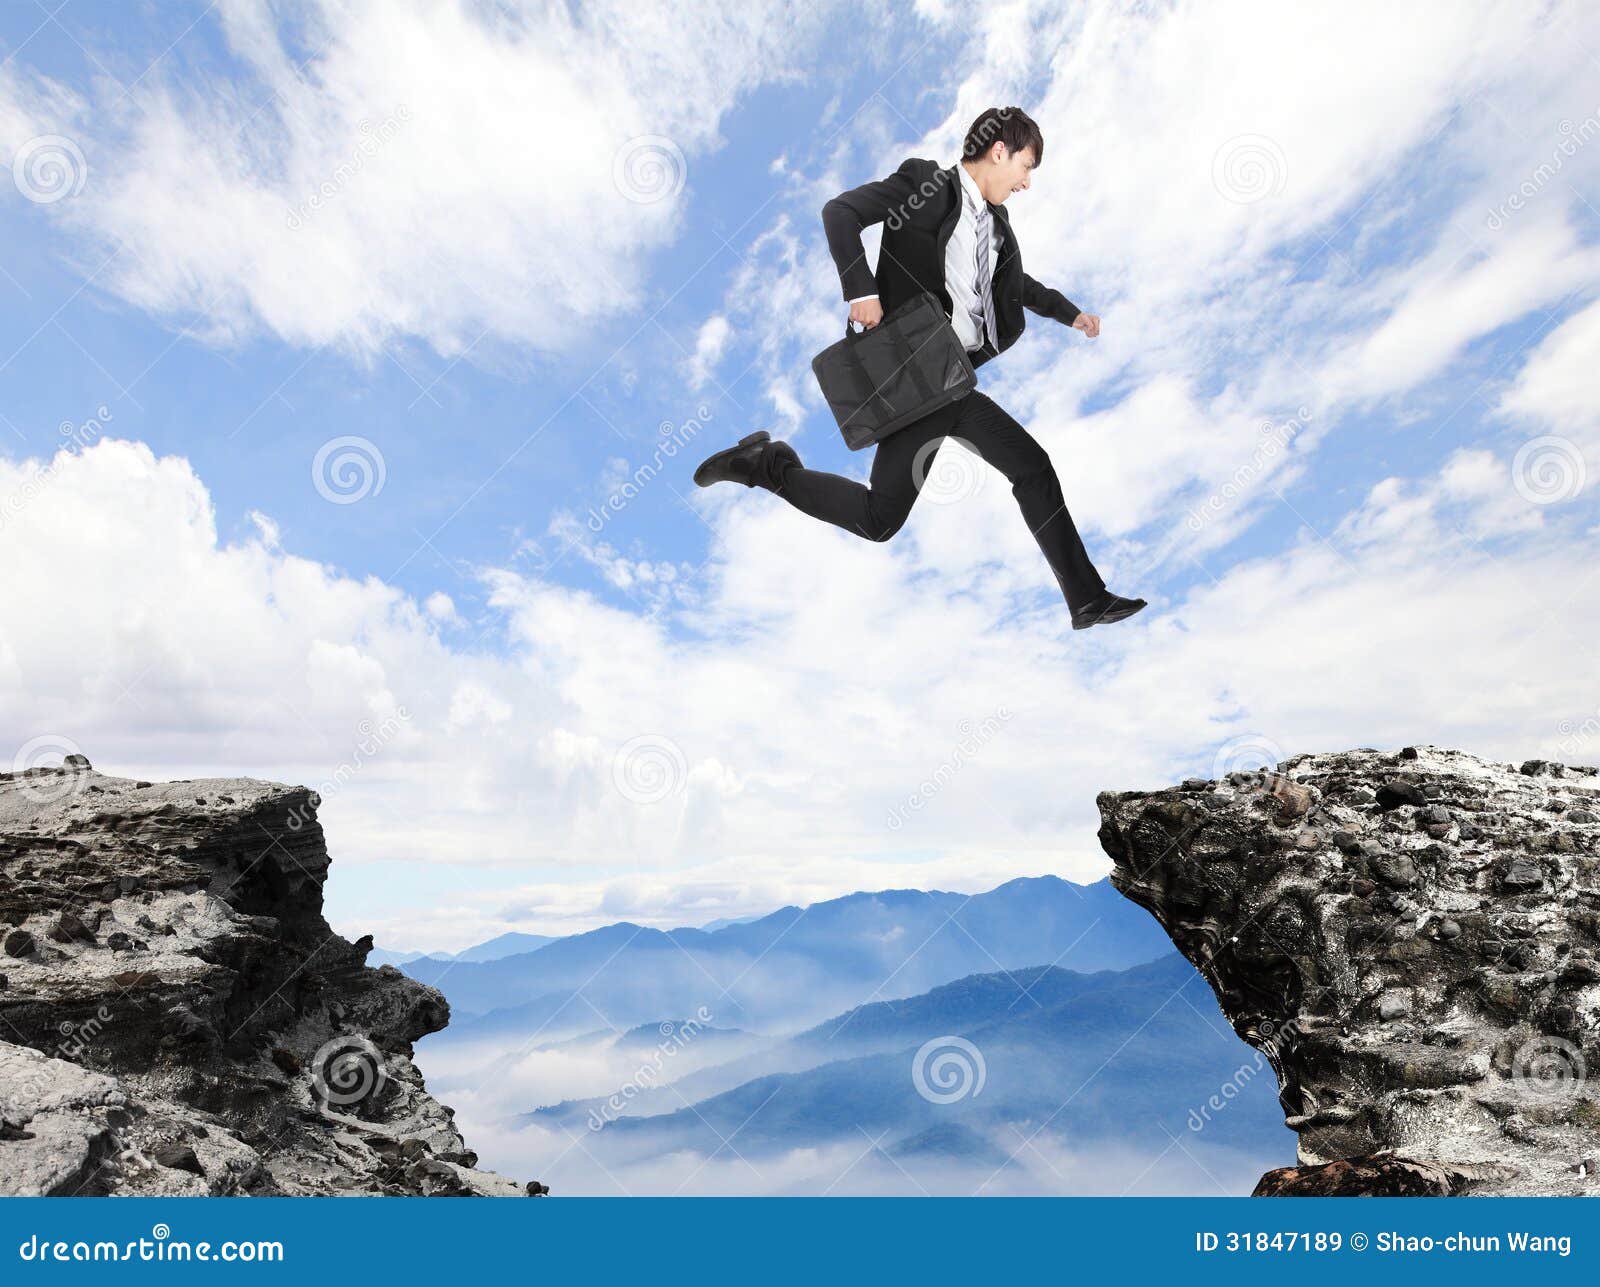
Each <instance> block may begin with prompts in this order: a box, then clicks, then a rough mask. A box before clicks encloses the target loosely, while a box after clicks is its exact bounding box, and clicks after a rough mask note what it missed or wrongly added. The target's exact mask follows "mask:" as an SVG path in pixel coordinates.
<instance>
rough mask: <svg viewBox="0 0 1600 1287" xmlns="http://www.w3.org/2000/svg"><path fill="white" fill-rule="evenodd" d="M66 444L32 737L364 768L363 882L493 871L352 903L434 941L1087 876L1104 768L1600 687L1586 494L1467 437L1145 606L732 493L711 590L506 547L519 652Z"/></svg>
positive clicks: (1454, 725) (1118, 784)
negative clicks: (647, 605)
mask: <svg viewBox="0 0 1600 1287" xmlns="http://www.w3.org/2000/svg"><path fill="white" fill-rule="evenodd" d="M39 468H40V465H39V462H23V463H11V462H4V463H0V514H3V515H4V517H5V520H6V522H5V528H4V532H5V540H4V541H3V542H0V583H3V584H4V585H5V586H6V590H7V612H6V614H5V617H4V621H3V623H0V706H3V708H4V709H5V710H6V711H7V713H8V716H9V717H10V718H9V719H8V721H7V735H8V736H10V737H12V738H13V739H14V740H15V741H16V742H17V743H18V744H20V743H21V742H22V741H24V740H26V739H27V738H28V737H32V736H36V735H38V734H41V733H53V734H59V735H63V736H67V737H70V738H71V739H72V740H73V741H75V742H76V743H77V744H78V745H79V746H81V747H82V748H83V749H84V751H85V752H86V753H87V754H89V756H90V758H91V759H92V760H93V761H95V762H96V764H97V765H98V766H100V767H101V768H103V769H104V770H106V771H110V772H123V773H135V774H139V775H142V776H160V777H168V776H170V777H189V776H196V775H213V774H215V775H220V774H230V773H245V774H251V775H254V776H262V777H271V778H277V779H282V780H289V781H302V782H307V783H309V784H311V785H314V786H315V785H318V784H320V783H323V782H327V781H329V780H337V781H338V783H339V784H338V785H337V787H336V788H335V789H332V790H328V791H325V792H324V795H325V797H326V801H325V805H324V809H323V816H324V821H325V823H326V825H327V828H328V831H329V835H330V837H331V841H332V844H333V848H334V852H335V854H336V855H337V856H338V858H339V861H340V863H341V868H340V873H341V874H340V879H341V881H344V882H353V883H351V884H347V885H346V888H347V889H354V888H359V887H360V883H361V882H363V881H365V882H369V886H368V887H369V888H371V889H373V890H378V889H380V888H382V887H383V886H384V885H385V884H387V883H388V882H389V881H390V877H389V876H388V875H387V874H386V873H387V872H388V867H387V865H386V864H387V863H388V862H389V861H390V860H416V861H421V862H431V863H460V864H471V865H473V866H474V875H473V878H472V882H471V883H472V884H474V885H475V887H476V888H478V889H480V890H483V891H485V893H484V896H483V897H478V896H466V895H459V896H457V897H455V898H453V899H439V900H436V901H437V908H438V910H437V911H436V912H429V911H426V910H421V909H413V910H412V911H410V912H402V911H399V910H397V909H394V908H393V907H392V904H391V905H390V907H389V908H388V909H386V910H384V911H378V910H376V909H373V908H371V907H370V900H364V899H362V898H360V897H347V899H346V901H347V902H348V903H349V905H352V906H365V907H367V908H368V910H364V911H363V912H362V913H361V916H362V918H363V924H362V925H360V926H359V927H358V926H353V925H352V926H350V927H349V928H352V929H357V928H359V929H362V930H366V929H370V928H373V925H374V922H378V923H379V924H378V928H381V929H383V930H384V931H385V933H386V937H388V938H389V939H390V941H396V942H401V943H407V944H415V945H417V946H421V947H434V946H441V945H450V946H458V945H460V943H461V942H463V941H470V940H472V939H476V938H482V937H487V935H488V933H492V932H494V930H495V928H497V927H503V926H504V925H505V924H507V923H520V924H522V925H524V927H527V928H533V927H535V926H538V927H540V928H548V929H557V930H559V929H563V928H565V929H577V928H582V927H585V926H586V925H590V924H595V923H601V922H604V921H607V920H612V919H616V917H617V915H619V914H621V913H624V912H625V913H626V914H628V915H630V916H633V917H634V918H635V919H647V920H653V921H656V922H657V923H664V922H666V921H670V920H678V919H683V920H704V919H707V918H709V917H712V916H717V915H727V914H744V913H747V912H753V911H762V910H766V909H768V908H770V907H772V906H776V905H779V904H781V903H785V902H809V901H814V900H815V899H817V898H819V897H826V896H831V895H833V894H838V893H843V892H846V891H848V890H850V889H853V888H861V887H877V886H881V885H883V884H919V885H927V884H934V885H937V884H941V883H945V882H947V881H948V882H950V883H952V884H955V885H956V887H958V888H967V889H973V888H978V887H981V886H984V885H989V884H993V883H997V882H998V880H1000V879H1003V878H1005V877H1006V876H1007V875H1011V874H1021V873H1037V872H1040V871H1056V872H1060V873H1062V874H1066V875H1069V876H1072V877H1073V878H1076V879H1094V878H1096V877H1097V876H1098V875H1099V874H1101V873H1102V872H1103V870H1104V867H1105V863H1104V860H1103V858H1102V857H1101V856H1100V855H1099V852H1098V847H1097V845H1096V842H1095V839H1094V832H1095V830H1096V827H1097V823H1098V819H1097V816H1096V813H1095V808H1094V796H1095V793H1096V792H1097V791H1099V790H1101V789H1105V788H1115V789H1123V788H1135V787H1154V786H1159V785H1162V784H1165V783H1167V782H1170V781H1172V780H1175V779H1176V778H1178V777H1181V776H1184V775H1186V774H1189V773H1194V772H1209V771H1210V769H1211V767H1212V763H1211V762H1212V757H1213V756H1214V755H1215V753H1216V751H1217V748H1219V747H1220V746H1221V745H1222V744H1223V743H1224V742H1226V741H1227V739H1229V738H1230V737H1233V736H1236V735H1239V734H1242V733H1248V734H1252V735H1254V736H1255V737H1256V738H1258V739H1264V740H1266V741H1269V742H1271V743H1275V744H1276V745H1277V746H1278V747H1280V748H1281V749H1282V751H1283V753H1284V754H1290V753H1294V752H1299V751H1306V750H1331V749H1339V748H1343V747H1346V746H1353V745H1396V744H1404V743H1406V742H1410V741H1418V740H1421V741H1432V742H1438V743H1442V744H1452V745H1459V746H1462V747H1464V748H1466V749H1468V750H1472V751H1476V752H1478V753H1481V754H1486V755H1490V756H1495V757H1499V758H1507V759H1512V758H1520V757H1523V756H1529V755H1538V754H1553V755H1555V756H1556V758H1568V759H1574V760H1580V759H1581V758H1582V755H1581V748H1580V753H1579V754H1570V753H1564V752H1562V751H1561V740H1562V737H1561V733H1560V729H1559V727H1558V722H1559V721H1560V720H1561V719H1563V718H1566V717H1576V718H1577V719H1578V720H1582V719H1583V718H1584V717H1586V716H1587V715H1588V714H1590V710H1589V708H1590V707H1591V706H1592V704H1593V691H1592V640H1593V638H1594V634H1595V631H1596V629H1597V628H1600V586H1597V584H1596V581H1595V573H1594V567H1595V561H1594V558H1593V552H1592V550H1591V549H1589V548H1588V546H1587V545H1586V544H1585V543H1584V542H1583V541H1581V540H1574V539H1572V534H1571V533H1570V532H1565V531H1564V528H1563V527H1562V524H1561V522H1560V521H1559V520H1561V518H1562V513H1564V511H1558V510H1557V509H1555V508H1552V509H1549V510H1547V511H1546V512H1545V514H1544V516H1543V521H1542V523H1541V524H1540V525H1539V526H1538V527H1535V528H1524V527H1523V526H1521V525H1519V524H1517V523H1515V522H1509V521H1506V519H1505V518H1504V513H1505V512H1509V511H1503V510H1502V509H1500V508H1497V507H1502V506H1503V505H1504V504H1505V500H1504V494H1505V491H1506V489H1508V488H1509V487H1510V480H1509V477H1506V478H1505V481H1504V483H1503V484H1496V482H1495V478H1496V476H1497V474H1499V473H1500V471H1501V470H1502V468H1503V466H1502V465H1498V464H1496V463H1495V462H1494V461H1491V460H1488V459H1485V458H1483V457H1480V456H1475V455H1471V454H1468V455H1463V456H1460V457H1458V458H1457V459H1456V460H1455V461H1453V463H1452V464H1451V466H1450V467H1449V468H1448V469H1447V470H1446V471H1444V473H1443V475H1442V476H1441V477H1439V478H1437V479H1433V480H1429V479H1426V478H1424V479H1419V480H1416V481H1415V482H1413V483H1400V482H1397V483H1396V484H1395V485H1393V486H1385V487H1383V488H1379V489H1377V490H1376V491H1375V492H1374V494H1373V495H1372V496H1371V497H1369V499H1368V500H1367V501H1366V502H1364V504H1363V505H1362V507H1361V508H1360V510H1359V511H1358V513H1357V514H1356V515H1355V516H1354V517H1353V518H1352V519H1351V520H1350V521H1349V522H1348V523H1347V524H1346V525H1345V527H1344V528H1342V529H1341V530H1340V531H1339V532H1337V533H1335V534H1334V535H1333V537H1332V538H1331V539H1332V544H1328V543H1324V542H1323V541H1321V540H1318V539H1316V538H1314V537H1312V536H1310V535H1309V534H1307V535H1305V536H1303V537H1302V538H1301V539H1299V540H1297V541H1295V542H1294V543H1292V544H1291V545H1290V546H1289V547H1288V548H1286V549H1285V550H1283V551H1282V552H1281V553H1280V554H1277V555H1275V556H1273V557H1266V558H1260V559H1256V560H1253V561H1249V562H1242V563H1239V564H1236V565H1235V566H1233V567H1231V568H1227V569H1219V570H1218V575H1217V579H1216V580H1215V582H1210V581H1207V582H1206V583H1204V584H1202V586H1201V587H1200V588H1198V589H1196V590H1194V591H1193V592H1191V593H1190V594H1189V595H1187V596H1186V597H1185V598H1184V599H1183V600H1181V601H1178V602H1161V601H1159V600H1158V601H1157V602H1156V603H1154V604H1153V605H1152V608H1151V609H1150V610H1149V611H1148V612H1147V613H1146V614H1144V615H1143V616H1142V617H1140V618H1136V619H1135V620H1134V621H1132V622H1129V623H1125V624H1122V625H1119V626H1117V627H1115V630H1114V632H1113V631H1112V630H1110V629H1105V630H1097V631H1089V632H1083V633H1076V632H1072V631H1071V630H1069V629H1068V628H1067V622H1066V614H1065V611H1064V609H1063V608H1062V607H1061V606H1060V605H1048V606H1046V607H1044V608H1040V609H1036V608H1034V607H1033V606H1032V605H1033V604H1035V603H1036V602H1037V600H1036V599H1035V598H1034V595H1033V593H1032V589H1031V588H1030V587H1028V586H1026V585H1024V584H1022V583H1021V582H1020V580H1019V578H1020V575H1021V574H1018V575H1017V576H1012V577H1007V576H1003V575H996V574H994V573H993V570H992V569H982V568H969V567H967V566H965V564H964V562H963V561H962V560H960V559H957V560H951V561H949V562H946V561H945V560H944V559H943V557H942V556H941V554H940V552H939V549H940V546H939V543H938V542H935V541H931V540H926V539H924V537H923V534H924V533H927V534H929V535H932V534H934V533H940V534H941V535H942V537H944V538H948V536H949V534H950V533H951V532H954V531H957V530H961V529H962V528H963V527H964V526H965V524H966V522H967V518H968V516H967V514H966V513H965V512H964V509H965V506H959V505H958V506H945V507H937V506H930V507H928V508H926V509H924V510H922V511H919V512H918V513H916V514H914V516H913V525H914V530H913V531H911V532H908V533H907V534H905V535H903V536H902V537H901V538H900V539H899V540H897V541H896V542H895V543H894V544H892V545H889V546H879V545H872V544H869V543H866V542H862V541H859V540H855V539H854V538H852V537H850V536H848V535H846V534H845V533H842V532H837V531H835V530H833V529H831V528H827V527H824V526H823V525H821V524H818V523H815V522H814V521H811V520H808V519H806V518H805V517H804V516H802V515H799V514H797V513H794V512H793V511H791V510H789V509H788V508H787V507H785V506H783V505H781V503H780V502H778V501H777V500H775V499H774V498H772V497H769V496H767V495H765V494H764V493H754V492H752V493H745V492H743V491H742V490H741V491H740V492H739V493H738V495H737V496H731V497H730V498H729V499H728V501H727V502H726V503H724V504H720V505H712V506H710V507H709V510H708V512H709V515H710V518H711V521H712V522H713V524H714V526H715V535H714V544H713V550H712V557H711V560H710V562H709V563H708V564H707V566H706V568H705V569H704V570H703V572H702V573H701V575H700V577H699V578H698V579H697V581H696V594H695V596H694V599H693V601H692V602H690V603H688V604H687V605H684V606H678V607H674V608H672V609H671V610H664V611H660V612H657V613H654V614H653V615H647V614H646V613H645V612H644V611H642V610H640V611H635V610H627V609H622V608H618V607H614V606H610V605H607V604H605V603H602V602H601V601H600V600H598V599H597V598H595V597H594V596H592V595H590V594H586V593H582V592H579V591H575V590H571V589H566V588H562V587H558V586H554V585H550V584H548V583H544V582H541V581H539V580H537V579H534V578H530V577H527V576H522V575H518V574H516V573H514V572H511V571H508V570H505V569H486V570H485V572H484V576H485V578H486V584H487V586H488V588H489V591H490V596H491V603H492V611H493V612H494V613H496V614H498V616H499V617H500V619H501V620H500V625H501V626H502V627H503V629H504V631H505V633H506V634H507V635H508V637H509V640H510V644H509V649H508V653H507V655H505V656H484V655H480V654H477V653H473V652H470V651H464V650H460V649H458V648H456V647H454V646H452V645H451V643H449V642H448V641H446V640H445V639H444V638H442V637H441V636H440V634H439V633H438V629H439V628H438V626H437V624H436V623H435V622H434V621H433V620H432V618H431V617H430V616H429V615H428V614H427V613H426V612H425V611H423V610H422V609H421V608H419V607H418V606H417V605H416V604H415V603H413V602H412V601H411V600H410V599H408V598H407V597H406V596H404V595H402V594H401V593H399V592H397V591H395V590H393V589H392V588H390V587H387V586H385V585H382V584H380V583H379V582H377V581H375V580H371V579H368V580H365V581H357V580H355V579H353V578H350V577H347V576H344V575H341V574H340V573H338V572H337V571H336V570H333V569H330V568H327V567H325V566H321V565H319V564H316V563H313V562H310V561H308V560H305V559H301V558H298V557H296V556H294V555H293V554H292V553H290V552H287V551H284V550H281V549H277V548H274V547H271V546H269V545H268V544H267V543H265V542H264V541H263V540H262V539H260V537H259V535H252V536H250V537H249V538H247V539H244V540H242V541H240V542H238V543H232V544H229V543H223V542H221V541H219V539H218V536H217V532H216V528H215V523H214V520H213V516H212V508H211V503H210V498H209V496H208V495H207V492H206V489H205V487H204V485H203V484H202V483H201V481H200V480H199V479H198V478H197V477H195V475H194V473H193V472H192V470H191V469H190V467H189V466H188V464H187V463H186V462H185V461H183V460H181V459H177V458H170V457H169V458H163V459H158V458H156V457H155V456H153V455H152V454H151V452H150V451H149V450H148V448H145V447H143V446H142V445H138V444H132V443H127V442H122V441H117V440H108V441H105V442H102V443H100V444H99V445H97V446H94V447H92V448H90V449H88V450H86V451H83V452H80V453H77V454H71V453H63V454H62V455H61V456H60V457H58V459H57V461H56V462H54V466H53V470H52V472H50V473H49V474H48V476H47V477H44V478H43V479H42V481H41V480H40V479H39V475H38V471H39ZM1497 486H1499V488H1500V490H1499V492H1498V493H1497V492H1496V487H1497ZM729 490H730V491H731V490H732V489H729ZM1419 496H1420V497H1421V498H1422V500H1421V503H1420V504H1419V503H1418V497H1419ZM1486 514H1487V515H1491V516H1493V515H1499V516H1498V517H1493V518H1492V521H1491V520H1489V519H1485V518H1484V517H1483V516H1484V515H1486ZM1463 515H1464V516H1465V517H1463ZM1546 532H1549V533H1551V534H1552V536H1554V535H1555V534H1556V533H1558V532H1560V533H1561V535H1560V538H1559V539H1550V540H1545V539H1544V538H1543V536H1542V535H1541V534H1542V533H1546ZM1485 536H1490V537H1493V538H1494V543H1493V548H1492V552H1491V549H1489V548H1485V547H1484V546H1483V545H1482V544H1480V539H1479V538H1480V537H1485ZM1035 557H1037V556H1035ZM63 585H67V586H70V587H71V594H72V611H71V612H70V613H64V612H63V611H62V610H61V605H62V599H61V594H62V586H63ZM468 624H479V623H468ZM1308 676H1315V677H1316V680H1315V682H1314V683H1308V682H1307V677H1308ZM374 730H377V732H376V733H375V732H374ZM374 737H376V738H377V739H378V740H379V742H380V746H379V748H378V749H377V750H376V752H375V753H372V754H360V753H358V749H357V748H358V747H359V746H361V745H362V744H363V742H364V741H366V742H370V741H371V740H372V739H373V738H374ZM1568 749H1569V750H1570V748H1568ZM1589 758H1591V759H1593V758H1595V757H1594V755H1593V753H1592V752H1591V754H1590V756H1589ZM354 763H359V766H360V767H359V768H358V769H357V770H356V771H354V772H350V773H347V774H344V775H341V774H340V768H341V766H349V765H351V764H354ZM913 801H918V803H916V804H913V803H912V802H913ZM374 863H377V864H380V865H379V866H378V867H376V868H368V866H367V865H369V864H374ZM924 863H925V864H927V865H926V866H923V865H922V864H924ZM494 864H503V865H505V866H506V867H507V877H508V879H505V880H495V879H493V878H492V877H491V878H487V879H486V878H485V877H484V873H483V870H482V868H483V867H484V866H492V865H494ZM361 869H366V871H363V870H361ZM367 871H370V874H366V873H367ZM513 873H514V874H513ZM919 874H920V876H921V877H922V878H919ZM561 886H566V888H565V889H562V888H560V887H561ZM511 909H519V910H517V911H516V913H515V915H512V914H510V913H511Z"/></svg>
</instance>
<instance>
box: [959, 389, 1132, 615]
mask: <svg viewBox="0 0 1600 1287" xmlns="http://www.w3.org/2000/svg"><path fill="white" fill-rule="evenodd" d="M958 405H959V406H960V407H961V409H962V410H961V415H960V416H959V418H958V419H957V420H956V423H955V424H954V425H953V426H951V427H950V429H949V430H948V431H947V432H948V433H949V434H950V436H951V437H952V438H959V439H962V440H964V441H966V442H968V443H971V444H972V446H973V447H974V448H975V449H976V450H977V452H978V454H979V455H980V456H982V457H983V459H984V460H985V461H987V462H988V463H989V464H991V465H993V466H994V467H995V468H996V469H998V470H999V471H1000V472H1001V473H1002V474H1004V475H1005V477H1006V479H1007V480H1008V481H1009V482H1010V483H1011V494H1012V495H1013V496H1015V497H1016V498H1017V505H1018V506H1019V507H1020V508H1021V510H1022V517H1023V518H1024V519H1025V520H1026V521H1027V524H1028V529H1029V530H1030V531H1031V532H1032V533H1033V536H1034V539H1035V540H1036V541H1038V542H1039V548H1040V549H1041V550H1043V551H1044V556H1045V558H1046V559H1047V560H1048V561H1049V563H1050V570H1051V571H1052V572H1054V573H1055V576H1056V582H1057V583H1058V584H1059V585H1060V586H1061V593H1062V594H1064V595H1065V596H1066V600H1067V606H1068V607H1069V608H1071V609H1073V610H1074V611H1077V610H1078V609H1079V608H1082V607H1083V606H1084V605H1085V604H1087V603H1089V602H1090V600H1092V599H1094V598H1095V597H1096V596H1097V595H1099V594H1101V593H1102V592H1103V591H1104V590H1105V588H1106V583H1105V582H1104V581H1103V580H1102V579H1101V577H1100V573H1099V572H1097V571H1095V566H1094V563H1093V562H1092V561H1091V560H1090V558H1089V552H1088V551H1087V550H1086V549H1084V548H1083V539H1082V538H1081V537H1080V536H1079V535H1078V529H1077V527H1076V526H1074V524H1073V522H1072V515H1071V514H1069V513H1067V501H1066V497H1065V496H1063V495H1062V492H1061V482H1060V480H1059V479H1058V478H1057V477H1056V471H1055V467H1054V466H1053V465H1052V464H1051V463H1050V457H1049V455H1048V454H1047V453H1046V452H1045V449H1044V448H1043V447H1041V446H1040V445H1039V444H1038V443H1037V442H1035V441H1034V438H1033V435H1032V434H1030V433H1029V432H1028V431H1027V430H1026V429H1024V428H1023V427H1022V426H1021V425H1020V424H1018V423H1017V422H1016V421H1015V420H1014V419H1012V418H1011V416H1009V415H1008V414H1006V412H1005V411H1004V410H1003V409H1002V408H1001V407H1000V406H999V405H998V404H997V403H996V402H995V401H994V399H992V398H990V397H989V396H988V395H987V394H983V393H978V392H973V393H971V394H969V395H968V396H967V397H966V398H964V399H962V401H961V402H960V403H959V404H958Z"/></svg>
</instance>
